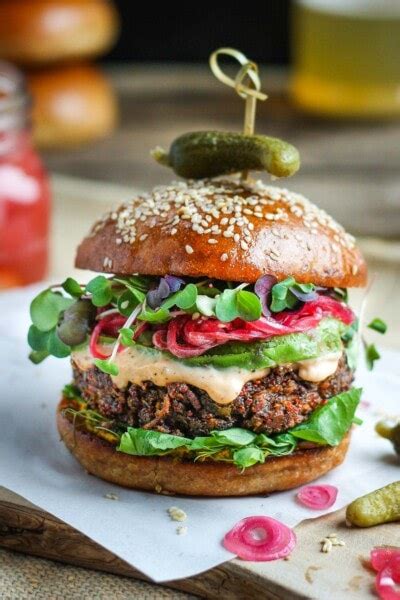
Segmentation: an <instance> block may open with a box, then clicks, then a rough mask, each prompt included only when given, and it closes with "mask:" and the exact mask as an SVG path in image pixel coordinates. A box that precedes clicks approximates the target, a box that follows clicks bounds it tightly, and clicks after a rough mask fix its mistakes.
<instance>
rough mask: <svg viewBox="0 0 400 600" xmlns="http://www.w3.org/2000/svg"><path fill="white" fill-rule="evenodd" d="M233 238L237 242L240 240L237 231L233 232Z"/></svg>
mask: <svg viewBox="0 0 400 600" xmlns="http://www.w3.org/2000/svg"><path fill="white" fill-rule="evenodd" d="M233 239H234V241H235V242H236V243H237V242H238V241H239V240H240V235H239V234H238V233H235V235H234V236H233Z"/></svg>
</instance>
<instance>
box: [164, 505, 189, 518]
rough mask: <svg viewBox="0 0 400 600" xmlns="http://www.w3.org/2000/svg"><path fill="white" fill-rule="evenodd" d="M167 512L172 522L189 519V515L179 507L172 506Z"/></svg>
mask: <svg viewBox="0 0 400 600" xmlns="http://www.w3.org/2000/svg"><path fill="white" fill-rule="evenodd" d="M167 512H168V514H169V516H170V517H171V519H172V521H186V519H187V514H186V513H185V511H184V510H182V509H181V508H178V507H177V506H171V508H168V510H167Z"/></svg>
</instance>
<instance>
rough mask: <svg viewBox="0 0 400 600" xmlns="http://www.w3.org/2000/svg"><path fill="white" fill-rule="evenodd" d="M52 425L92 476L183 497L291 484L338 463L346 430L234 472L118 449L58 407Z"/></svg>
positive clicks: (259, 491)
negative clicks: (335, 441) (327, 441)
mask: <svg viewBox="0 0 400 600" xmlns="http://www.w3.org/2000/svg"><path fill="white" fill-rule="evenodd" d="M57 426H58V431H59V433H60V435H61V439H62V440H63V442H64V443H65V445H66V446H67V448H68V449H69V450H70V451H71V452H72V454H73V455H74V456H75V458H76V459H77V460H78V461H79V462H80V464H81V465H82V466H83V467H84V469H86V471H88V472H89V473H91V474H92V475H96V477H100V478H101V479H104V480H106V481H110V482H112V483H116V484H118V485H121V486H124V487H127V488H133V489H140V490H146V491H151V492H158V493H164V494H184V495H188V496H250V495H254V494H265V493H270V492H277V491H280V490H288V489H291V488H295V487H298V486H301V485H304V484H305V483H308V482H309V481H313V480H314V479H317V478H318V477H320V476H321V475H324V474H325V473H327V472H328V471H330V470H331V469H333V468H334V467H337V466H338V465H340V464H341V463H342V462H343V460H344V458H345V456H346V452H347V449H348V447H349V442H350V434H347V435H346V436H345V437H344V438H343V440H342V441H341V442H340V444H339V445H338V446H335V447H331V446H323V447H321V448H308V449H304V450H298V451H296V452H295V453H294V454H291V455H290V456H282V457H279V458H276V457H272V458H267V460H266V461H265V463H264V464H262V465H261V464H259V465H254V466H253V467H249V468H247V469H245V470H244V471H240V470H239V469H238V468H237V467H235V466H233V465H230V464H227V463H223V462H211V461H209V462H193V461H189V460H181V459H180V460H178V459H176V458H172V457H170V456H154V457H153V456H151V457H148V456H131V455H129V454H124V453H122V452H118V451H116V450H115V447H114V446H113V445H112V444H110V443H108V442H106V441H103V440H102V439H100V438H99V437H97V436H96V435H94V434H91V433H89V432H86V431H82V430H79V429H75V430H74V425H73V423H71V421H69V420H68V419H67V418H66V417H65V416H64V415H63V413H62V411H61V410H60V407H59V409H58V411H57Z"/></svg>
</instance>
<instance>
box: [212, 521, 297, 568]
mask: <svg viewBox="0 0 400 600" xmlns="http://www.w3.org/2000/svg"><path fill="white" fill-rule="evenodd" d="M223 545H224V547H225V548H226V549H227V550H229V552H232V553H233V554H236V556H239V558H242V559H243V560H254V561H258V562H260V561H268V560H276V559H277V558H283V557H284V556H287V555H288V554H290V553H291V551H292V550H293V548H294V547H295V545H296V535H295V533H294V531H293V530H292V529H290V528H289V527H287V526H286V525H284V524H283V523H280V522H279V521H276V520H275V519H272V518H271V517H263V516H260V517H246V518H245V519H242V520H241V521H239V522H238V523H236V525H235V526H234V527H233V528H232V529H231V530H230V531H229V532H228V533H227V534H226V535H225V537H224V540H223Z"/></svg>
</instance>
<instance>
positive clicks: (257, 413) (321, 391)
mask: <svg viewBox="0 0 400 600" xmlns="http://www.w3.org/2000/svg"><path fill="white" fill-rule="evenodd" d="M72 366H73V375H74V383H75V385H76V386H77V387H78V388H79V390H80V392H81V394H82V396H83V398H84V399H85V400H86V401H87V402H88V406H89V407H90V408H92V409H94V410H96V411H98V412H99V413H100V414H101V415H103V416H104V417H105V420H106V421H107V427H108V428H113V427H115V426H117V425H118V424H125V425H129V426H132V427H143V428H146V429H152V430H156V431H161V432H164V433H171V434H175V435H184V436H188V437H195V436H196V435H208V434H209V433H210V432H211V431H213V430H217V429H218V430H222V429H228V428H229V427H244V428H247V429H250V430H252V431H254V432H257V433H261V432H263V433H280V432H283V431H286V430H287V429H289V428H291V427H294V426H295V425H298V424H299V423H301V422H302V421H304V420H305V419H306V418H307V416H308V415H309V414H310V413H311V412H312V411H313V410H314V409H315V408H316V407H317V406H318V405H319V404H323V403H325V401H326V400H328V399H329V398H330V397H332V396H334V395H336V394H340V393H341V392H345V391H347V390H349V389H350V387H351V383H352V381H353V372H352V371H351V369H350V368H349V367H348V365H347V363H346V360H345V358H344V356H343V357H342V358H341V360H340V362H339V365H338V368H337V370H336V372H335V373H334V374H333V375H332V376H331V377H328V378H327V379H325V380H324V381H321V382H319V383H311V382H309V381H305V380H303V379H301V377H299V374H298V372H297V370H295V369H294V368H293V367H291V366H280V367H276V368H274V369H271V371H270V372H269V374H268V375H267V376H266V377H263V378H262V379H258V380H253V381H249V382H248V383H246V384H245V385H244V386H243V388H242V391H241V393H240V394H239V396H237V398H235V400H234V401H233V402H232V403H231V404H228V405H222V406H221V405H219V404H217V403H216V402H214V401H213V400H212V399H211V398H210V396H209V395H208V394H207V393H206V392H204V391H203V390H201V389H199V388H197V387H194V386H190V385H187V384H186V383H184V382H179V383H171V384H169V385H167V386H165V387H160V386H156V385H154V383H152V382H150V381H147V382H145V383H144V385H143V386H139V385H134V384H131V383H129V384H128V385H127V386H126V387H125V388H123V389H121V388H119V387H117V386H116V385H114V383H113V381H112V379H111V377H110V376H109V375H107V374H106V373H103V372H101V371H100V370H99V369H97V368H96V367H92V368H90V369H87V370H81V369H80V368H79V367H78V366H77V364H76V363H74V362H72Z"/></svg>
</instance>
